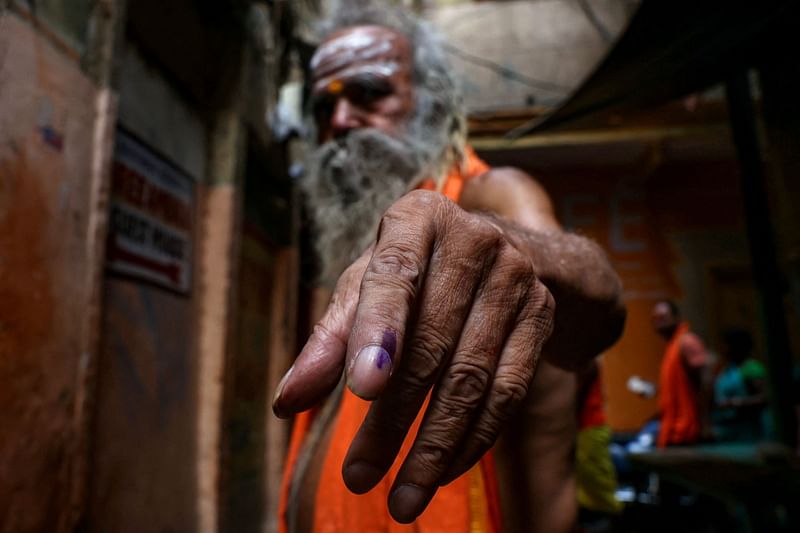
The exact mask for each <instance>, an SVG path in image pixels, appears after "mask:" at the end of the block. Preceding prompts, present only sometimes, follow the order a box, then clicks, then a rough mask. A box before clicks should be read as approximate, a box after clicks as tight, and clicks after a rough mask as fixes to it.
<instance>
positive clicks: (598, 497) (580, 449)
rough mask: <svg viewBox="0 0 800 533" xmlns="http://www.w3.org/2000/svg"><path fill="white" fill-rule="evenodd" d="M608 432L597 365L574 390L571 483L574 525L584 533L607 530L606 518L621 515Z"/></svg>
mask: <svg viewBox="0 0 800 533" xmlns="http://www.w3.org/2000/svg"><path fill="white" fill-rule="evenodd" d="M610 443H611V428H610V427H609V426H608V419H607V417H606V411H605V398H604V397H603V382H602V374H601V372H600V368H599V364H598V363H594V364H592V365H591V367H590V368H589V369H588V371H587V372H586V373H585V374H584V375H583V376H582V379H581V384H580V387H579V389H578V437H577V441H576V443H575V479H576V482H577V485H578V505H579V514H578V523H579V526H580V527H583V528H584V530H586V531H601V530H603V531H605V530H608V529H609V528H610V527H611V520H610V519H609V518H610V516H609V515H612V516H613V515H617V514H619V513H620V512H622V508H623V504H622V502H620V501H618V500H617V499H616V497H615V495H614V494H615V491H616V489H617V472H616V469H615V468H614V464H613V463H612V461H611V453H610V451H609V444H610Z"/></svg>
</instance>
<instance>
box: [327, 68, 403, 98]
mask: <svg viewBox="0 0 800 533" xmlns="http://www.w3.org/2000/svg"><path fill="white" fill-rule="evenodd" d="M399 68H400V65H399V64H397V62H396V61H380V62H377V63H368V64H363V65H353V66H352V67H348V68H346V69H344V70H341V71H338V72H336V73H335V75H333V76H328V77H326V78H322V79H320V80H319V81H318V82H317V83H316V84H315V85H316V86H318V87H319V86H321V87H324V88H325V90H327V91H328V92H330V93H333V94H337V93H339V92H341V89H342V87H341V84H342V81H341V80H343V79H347V78H350V77H353V76H358V75H373V76H382V77H385V78H389V77H391V76H392V75H393V74H394V73H395V72H397V71H398V69H399Z"/></svg>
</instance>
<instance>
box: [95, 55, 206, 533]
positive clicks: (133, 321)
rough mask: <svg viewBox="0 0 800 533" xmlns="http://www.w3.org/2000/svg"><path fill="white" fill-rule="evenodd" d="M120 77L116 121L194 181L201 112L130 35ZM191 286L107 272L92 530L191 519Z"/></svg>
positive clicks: (188, 524) (165, 526)
mask: <svg viewBox="0 0 800 533" xmlns="http://www.w3.org/2000/svg"><path fill="white" fill-rule="evenodd" d="M119 80H120V82H119V94H120V115H119V117H120V125H121V126H122V127H124V128H125V129H126V130H127V131H130V132H132V133H133V134H135V135H136V136H137V137H138V138H139V140H140V141H141V144H142V146H144V147H146V149H147V150H149V151H151V152H152V154H153V156H154V157H157V158H158V159H159V160H162V161H164V162H165V163H166V164H171V165H174V166H175V167H177V168H178V169H180V170H182V171H183V172H184V173H186V174H187V175H188V176H189V177H190V179H193V180H194V181H203V180H205V177H206V176H205V168H206V166H205V165H206V157H207V146H206V129H205V126H204V123H203V120H202V119H201V118H200V117H199V115H198V114H197V112H195V111H194V110H193V109H192V108H191V106H190V105H188V104H187V103H186V102H185V100H184V99H183V98H182V97H181V95H180V94H179V93H177V92H176V91H175V89H174V88H173V87H171V86H170V85H169V84H168V83H167V82H166V80H165V75H164V73H163V72H161V71H159V70H158V69H157V68H154V67H152V66H150V65H148V64H147V63H146V62H145V61H144V60H143V59H142V58H141V56H140V55H139V54H138V53H137V51H136V48H135V47H134V45H133V44H132V43H126V46H125V48H124V51H123V52H122V55H121V68H120V75H119ZM112 180H113V176H112ZM200 190H201V189H200V188H198V187H194V191H195V193H194V195H193V197H194V201H193V204H192V205H193V208H192V209H191V212H190V217H191V221H190V224H191V227H192V228H195V229H194V230H193V231H192V233H193V235H192V238H193V240H194V241H195V243H196V242H197V240H198V238H200V237H201V235H199V232H198V231H197V229H196V228H197V227H198V224H197V217H198V210H197V208H196V206H197V205H198V204H199V203H200V201H201V200H202V199H201V198H199V196H198V195H199V192H198V191H200ZM194 247H195V248H196V246H194ZM190 263H191V266H194V264H195V263H196V261H195V260H194V257H192V258H191V259H190ZM198 290H199V287H198V286H197V285H196V284H195V285H194V286H193V287H192V288H191V289H190V291H189V293H188V294H177V293H175V292H172V291H170V290H167V289H165V288H162V287H159V286H155V285H153V284H151V283H148V282H147V281H145V280H141V279H136V278H126V277H121V276H119V275H116V274H113V273H111V272H108V271H107V273H106V275H105V279H104V291H103V304H104V313H103V322H102V325H101V338H102V344H101V358H100V363H99V368H98V392H97V417H96V424H95V431H94V435H93V438H94V441H93V446H94V448H93V449H94V453H93V465H92V492H91V500H90V511H89V526H90V529H91V530H92V531H115V532H125V531H130V532H137V533H139V532H159V533H161V532H166V531H192V530H194V529H196V527H197V525H196V524H197V472H196V462H197V459H196V457H197V456H196V454H197V431H196V423H197V397H198V390H197V382H198V371H197V370H198V369H197V357H196V353H197V345H196V343H197V327H196V320H197V315H196V312H197V295H198Z"/></svg>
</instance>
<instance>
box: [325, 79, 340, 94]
mask: <svg viewBox="0 0 800 533" xmlns="http://www.w3.org/2000/svg"><path fill="white" fill-rule="evenodd" d="M342 89H344V84H342V82H341V81H340V80H333V81H332V82H330V83H329V84H328V92H329V93H331V94H339V93H340V92H342Z"/></svg>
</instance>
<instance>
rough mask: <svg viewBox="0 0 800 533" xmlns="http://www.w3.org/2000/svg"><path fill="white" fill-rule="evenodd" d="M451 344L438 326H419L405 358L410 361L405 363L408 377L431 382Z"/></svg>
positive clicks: (422, 381)
mask: <svg viewBox="0 0 800 533" xmlns="http://www.w3.org/2000/svg"><path fill="white" fill-rule="evenodd" d="M451 344H452V343H451V340H450V339H448V338H446V337H445V336H444V335H442V334H441V333H440V332H439V331H438V330H437V329H436V328H418V329H417V330H416V331H415V332H414V335H413V337H412V338H411V339H410V341H409V345H408V348H407V357H404V358H403V361H406V360H407V361H408V362H409V364H408V365H405V366H406V368H405V370H406V374H407V376H408V378H407V379H409V380H410V381H412V382H414V383H417V384H420V385H429V384H431V383H432V382H433V381H434V380H435V379H436V376H437V374H438V373H439V366H440V365H441V362H442V361H443V360H444V358H445V356H446V355H447V354H448V352H449V351H450V347H451ZM401 364H402V363H401Z"/></svg>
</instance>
